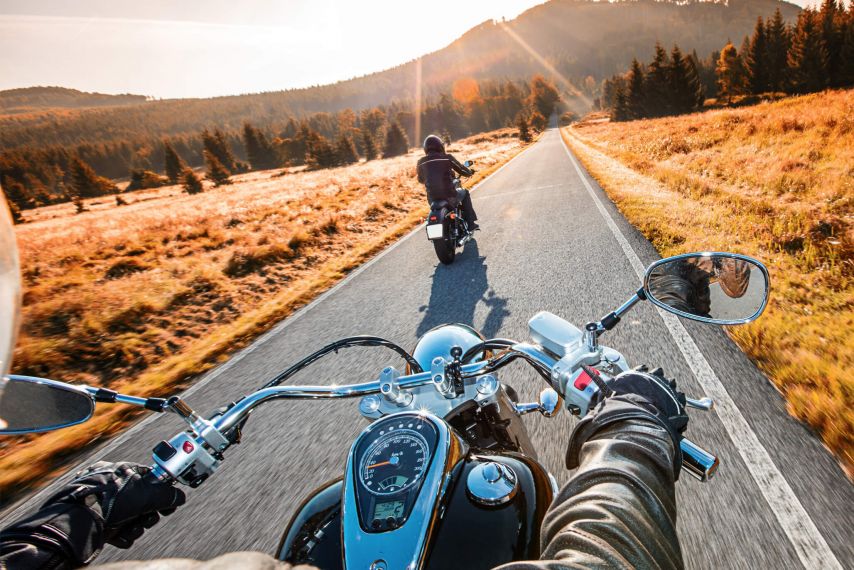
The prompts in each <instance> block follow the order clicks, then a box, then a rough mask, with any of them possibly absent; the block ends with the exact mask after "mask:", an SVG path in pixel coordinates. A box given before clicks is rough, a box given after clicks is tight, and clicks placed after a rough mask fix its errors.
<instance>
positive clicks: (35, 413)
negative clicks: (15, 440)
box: [0, 376, 95, 434]
mask: <svg viewBox="0 0 854 570" xmlns="http://www.w3.org/2000/svg"><path fill="white" fill-rule="evenodd" d="M94 411H95V404H94V402H93V401H92V398H90V397H89V395H88V394H86V393H85V392H82V391H81V390H78V389H75V388H74V387H72V386H70V385H68V384H63V383H62V382H55V381H53V380H44V379H41V378H29V377H27V376H9V377H8V382H6V385H5V387H4V388H3V391H2V393H0V426H2V428H1V429H0V434H21V433H36V432H40V431H50V430H54V429H59V428H63V427H68V426H71V425H75V424H79V423H81V422H84V421H86V420H88V419H89V418H90V417H92V413H93V412H94Z"/></svg>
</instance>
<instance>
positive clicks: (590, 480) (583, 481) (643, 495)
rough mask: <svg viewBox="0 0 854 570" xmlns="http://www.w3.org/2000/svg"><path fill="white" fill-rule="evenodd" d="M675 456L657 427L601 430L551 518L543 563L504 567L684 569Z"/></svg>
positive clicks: (638, 424) (624, 425)
mask: <svg viewBox="0 0 854 570" xmlns="http://www.w3.org/2000/svg"><path fill="white" fill-rule="evenodd" d="M673 453H674V449H673V443H672V440H671V438H670V436H669V435H668V434H667V432H666V431H665V430H664V429H663V428H661V427H659V426H657V425H655V424H653V423H652V422H647V421H643V420H630V421H625V422H621V423H617V424H613V425H612V426H609V427H608V428H606V429H603V430H602V431H600V432H599V433H597V434H596V435H595V436H593V437H592V438H590V439H589V440H588V441H587V443H586V444H584V446H583V447H582V449H581V462H580V467H579V469H578V470H577V471H576V473H575V475H574V476H573V477H572V479H570V480H569V482H567V484H566V485H564V487H563V489H561V490H560V492H559V493H558V496H557V497H556V498H555V500H554V503H553V504H552V506H551V508H550V509H549V511H548V513H547V514H546V517H545V520H544V521H543V531H542V537H541V541H542V555H541V560H540V561H531V562H516V563H511V564H506V565H503V566H501V567H500V568H501V570H534V569H543V568H550V569H556V568H662V569H681V568H683V562H682V551H681V549H680V547H679V539H678V537H677V536H676V499H675V490H674V481H673V475H672V472H673V467H672V466H673V460H672V458H673Z"/></svg>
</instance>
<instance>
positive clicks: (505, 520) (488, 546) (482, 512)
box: [278, 453, 552, 570]
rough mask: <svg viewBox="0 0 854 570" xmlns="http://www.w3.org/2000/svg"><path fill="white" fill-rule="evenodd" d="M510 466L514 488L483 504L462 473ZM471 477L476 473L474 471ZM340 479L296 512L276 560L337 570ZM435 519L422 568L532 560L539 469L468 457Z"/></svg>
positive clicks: (542, 475) (541, 479) (542, 487)
mask: <svg viewBox="0 0 854 570" xmlns="http://www.w3.org/2000/svg"><path fill="white" fill-rule="evenodd" d="M491 463H496V464H499V465H501V466H502V470H510V472H512V474H513V477H514V478H515V486H516V489H515V491H514V492H513V493H512V496H510V497H508V498H507V499H506V500H505V501H504V502H500V503H499V504H494V505H488V504H484V502H483V501H482V500H480V499H478V498H477V497H476V496H474V494H473V493H472V491H471V490H470V484H469V482H468V480H469V475H470V473H471V472H472V471H473V470H477V469H478V467H479V466H483V465H485V464H491ZM476 475H478V473H476ZM341 490H342V484H341V481H333V482H331V483H328V484H327V485H325V486H324V487H321V488H320V489H319V490H318V491H316V492H315V494H314V495H312V496H311V497H309V499H308V500H306V501H305V502H304V503H303V505H302V506H301V507H300V509H298V511H297V513H296V515H295V516H294V518H293V520H292V521H291V523H290V525H289V526H288V528H287V530H286V531H285V534H284V536H283V538H282V542H281V544H280V546H279V550H278V557H279V559H280V560H284V561H287V562H290V563H291V564H312V565H314V566H317V567H318V568H321V569H322V570H326V569H330V570H333V569H334V570H337V569H340V568H343V563H342V558H341V553H342V552H343V549H342V545H341ZM447 497H448V498H447V500H446V502H445V503H444V504H443V505H440V507H439V508H440V509H441V510H442V516H441V518H440V519H439V524H438V525H437V528H436V530H435V531H434V532H433V533H432V536H431V541H430V544H429V547H428V551H427V552H428V553H427V558H426V563H425V567H426V568H430V569H440V568H442V569H445V568H468V569H473V570H476V569H481V568H482V569H487V568H494V567H495V566H498V565H501V564H504V563H507V562H511V561H513V560H531V559H537V558H538V557H539V540H540V525H541V523H542V519H543V516H545V511H546V509H547V508H548V506H549V505H550V504H551V501H552V487H551V485H550V483H549V479H548V474H547V473H546V471H545V469H543V467H541V466H540V465H539V463H537V462H536V461H534V460H533V459H530V458H528V457H526V456H524V455H522V454H507V455H477V454H474V453H473V454H470V455H469V456H468V457H467V458H466V460H465V461H464V462H463V463H462V465H461V466H460V468H459V469H458V470H457V471H456V472H455V474H454V478H453V481H452V482H451V485H450V491H449V493H448V494H447Z"/></svg>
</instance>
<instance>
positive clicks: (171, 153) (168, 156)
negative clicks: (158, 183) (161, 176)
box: [163, 141, 187, 184]
mask: <svg viewBox="0 0 854 570" xmlns="http://www.w3.org/2000/svg"><path fill="white" fill-rule="evenodd" d="M186 168H187V165H186V164H184V161H183V160H181V157H180V156H178V153H177V152H175V149H174V148H172V145H171V144H169V142H168V141H163V169H164V171H165V172H166V178H168V179H169V182H170V183H172V184H177V183H178V181H179V179H180V178H181V173H183V172H184V169H186Z"/></svg>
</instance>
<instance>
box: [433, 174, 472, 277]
mask: <svg viewBox="0 0 854 570" xmlns="http://www.w3.org/2000/svg"><path fill="white" fill-rule="evenodd" d="M472 164H474V161H471V160H467V161H465V163H463V165H464V166H465V167H466V168H468V167H470V166H471V165H472ZM453 184H454V188H455V189H456V191H457V194H458V195H459V193H460V192H461V191H462V188H463V187H462V182H460V179H459V177H457V178H454V179H453ZM461 202H462V200H459V199H458V200H456V201H455V203H453V204H451V203H449V202H448V201H447V200H437V201H435V202H431V203H430V215H429V216H427V228H426V229H427V239H429V240H430V241H431V242H433V249H435V250H436V257H438V258H439V261H441V262H442V263H444V264H445V265H450V264H452V263H453V262H454V258H455V257H456V256H457V248H458V247H463V246H464V245H465V244H466V243H468V242H469V241H470V240H471V239H472V238H474V232H472V231H470V230H469V228H468V224H466V222H465V220H464V219H463V215H462V208H461Z"/></svg>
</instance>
